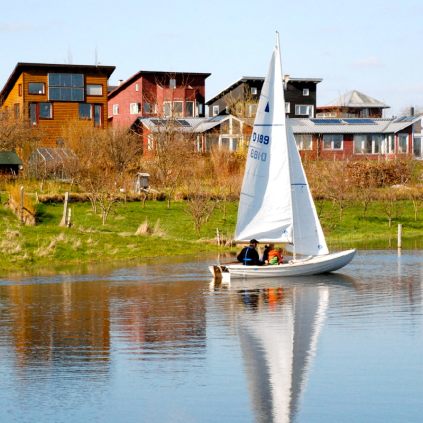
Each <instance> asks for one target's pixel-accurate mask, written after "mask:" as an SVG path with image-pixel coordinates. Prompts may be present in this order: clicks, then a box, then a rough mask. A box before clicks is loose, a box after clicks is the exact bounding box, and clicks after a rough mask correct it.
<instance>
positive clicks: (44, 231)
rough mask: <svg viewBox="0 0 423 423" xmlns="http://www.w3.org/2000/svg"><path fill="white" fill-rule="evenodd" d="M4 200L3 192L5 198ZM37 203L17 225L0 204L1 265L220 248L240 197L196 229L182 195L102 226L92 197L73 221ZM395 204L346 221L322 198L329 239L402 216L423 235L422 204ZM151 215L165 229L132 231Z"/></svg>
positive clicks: (409, 230) (410, 230) (353, 209)
mask: <svg viewBox="0 0 423 423" xmlns="http://www.w3.org/2000/svg"><path fill="white" fill-rule="evenodd" d="M5 200H6V198H5V196H4V195H3V197H2V201H5ZM38 206H39V213H40V222H39V224H38V225H37V226H32V227H31V226H20V225H19V223H18V219H17V217H16V216H15V215H13V214H12V213H11V212H10V210H8V209H6V208H5V207H4V206H2V205H1V206H0V270H13V269H19V268H26V267H27V268H29V267H34V266H41V267H49V266H53V265H64V264H77V263H89V262H101V261H111V260H127V259H135V258H148V257H156V256H160V257H163V256H169V255H185V254H195V253H199V252H207V251H222V250H225V248H223V247H218V246H217V245H215V244H213V243H212V242H211V240H212V239H215V238H216V228H217V227H218V228H219V229H220V232H221V235H222V237H224V238H232V237H233V234H234V229H235V223H236V212H237V204H235V203H229V204H228V206H227V217H226V220H225V221H223V219H222V217H223V212H222V210H221V209H216V210H215V211H214V213H213V215H212V217H211V218H210V221H209V222H208V223H206V224H204V226H203V227H202V228H201V237H199V236H198V234H197V232H196V231H195V228H194V224H193V221H192V219H191V218H190V217H189V216H188V215H187V214H186V213H185V212H184V208H185V207H186V203H185V202H172V204H171V208H170V209H169V208H168V207H167V203H166V202H165V201H163V202H159V201H147V202H146V208H145V209H143V208H142V203H139V202H132V203H127V206H126V207H125V205H123V204H122V205H120V206H119V208H118V209H117V210H116V213H115V214H112V215H110V217H109V219H108V221H107V224H106V225H105V226H103V225H102V221H101V217H100V216H99V215H95V214H94V213H93V211H92V208H91V205H90V204H89V203H84V204H71V209H72V219H73V226H72V227H71V228H61V227H59V222H60V220H61V217H62V213H63V206H62V205H61V204H40V205H38ZM398 206H399V207H398V209H399V211H398V214H397V216H396V217H395V218H394V219H393V221H392V227H391V228H389V227H388V219H387V217H386V216H385V215H384V214H383V212H382V211H381V210H380V209H379V204H378V203H376V202H375V203H372V204H371V205H370V207H369V209H368V211H367V218H366V219H365V220H364V219H363V217H362V208H361V206H360V204H354V205H352V206H350V207H348V208H346V209H344V217H343V220H342V221H340V220H339V208H338V206H337V205H336V204H335V205H333V204H332V203H331V202H324V203H323V209H322V210H323V211H322V213H321V222H322V227H323V230H324V232H325V235H326V239H327V241H328V245H329V247H330V248H332V249H336V248H337V247H339V246H341V247H346V246H359V247H361V246H362V245H364V244H363V243H367V242H368V241H369V240H389V239H393V240H395V239H396V235H397V226H398V224H399V223H402V225H403V236H404V238H407V237H409V238H411V237H423V210H421V216H419V218H418V221H417V222H415V221H414V210H413V207H412V203H411V202H410V201H399V202H398ZM318 208H319V207H318ZM146 219H147V220H148V222H149V225H150V226H151V227H154V225H155V224H156V222H157V220H160V226H161V228H162V229H163V230H164V232H165V234H164V235H162V236H157V235H135V232H136V231H137V229H138V227H139V226H140V225H141V224H142V223H143V222H144V221H145V220H146ZM383 245H385V244H383ZM413 245H414V244H413ZM416 245H417V244H416ZM387 246H388V244H387V243H386V247H385V248H387ZM422 247H423V246H422ZM363 248H364V247H363ZM226 250H229V248H226Z"/></svg>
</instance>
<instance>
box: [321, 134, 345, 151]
mask: <svg viewBox="0 0 423 423" xmlns="http://www.w3.org/2000/svg"><path fill="white" fill-rule="evenodd" d="M342 141H343V136H342V134H325V135H323V149H324V150H342V147H343V146H342Z"/></svg>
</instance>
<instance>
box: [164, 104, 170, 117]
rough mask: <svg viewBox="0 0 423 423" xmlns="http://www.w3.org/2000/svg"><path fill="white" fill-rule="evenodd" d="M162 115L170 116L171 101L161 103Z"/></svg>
mask: <svg viewBox="0 0 423 423" xmlns="http://www.w3.org/2000/svg"><path fill="white" fill-rule="evenodd" d="M163 114H164V115H165V117H170V116H172V102H171V101H164V102H163Z"/></svg>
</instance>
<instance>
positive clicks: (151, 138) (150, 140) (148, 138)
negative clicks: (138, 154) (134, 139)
mask: <svg viewBox="0 0 423 423" xmlns="http://www.w3.org/2000/svg"><path fill="white" fill-rule="evenodd" d="M147 143H148V144H147V149H148V150H150V151H151V150H152V149H153V146H154V144H153V135H151V134H150V135H148V137H147Z"/></svg>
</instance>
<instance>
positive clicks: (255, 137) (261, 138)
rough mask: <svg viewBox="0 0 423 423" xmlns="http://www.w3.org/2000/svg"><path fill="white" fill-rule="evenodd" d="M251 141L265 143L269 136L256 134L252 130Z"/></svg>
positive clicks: (267, 141) (267, 142) (268, 140)
mask: <svg viewBox="0 0 423 423" xmlns="http://www.w3.org/2000/svg"><path fill="white" fill-rule="evenodd" d="M253 141H254V142H258V143H260V144H264V145H267V144H269V142H270V137H269V136H267V135H261V134H256V133H255V132H253Z"/></svg>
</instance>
